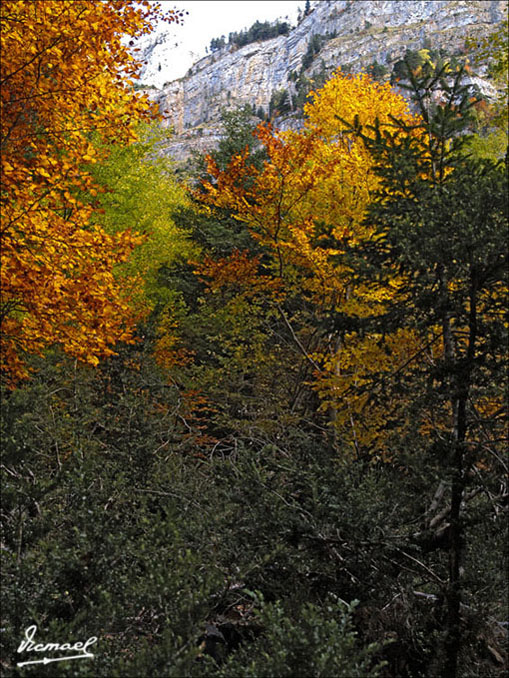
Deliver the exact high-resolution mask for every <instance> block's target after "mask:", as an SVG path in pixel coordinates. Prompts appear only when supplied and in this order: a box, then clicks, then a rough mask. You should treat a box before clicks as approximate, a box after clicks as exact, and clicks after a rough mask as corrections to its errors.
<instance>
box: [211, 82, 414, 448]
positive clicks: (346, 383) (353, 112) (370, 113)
mask: <svg viewBox="0 0 509 678" xmlns="http://www.w3.org/2000/svg"><path fill="white" fill-rule="evenodd" d="M305 112H306V116H307V119H306V122H305V128H304V130H303V131H301V132H275V131H274V130H272V128H271V127H270V126H269V125H261V126H260V127H259V128H258V131H257V135H258V138H259V140H260V141H261V143H262V144H263V146H264V148H265V151H266V153H267V156H268V160H267V161H266V162H265V163H264V165H263V167H262V168H261V169H258V168H256V167H255V166H253V165H252V164H251V163H249V162H248V156H247V154H242V153H241V154H238V155H236V156H234V157H233V158H232V160H231V161H230V163H229V165H228V167H227V168H226V169H225V170H221V169H220V168H219V167H218V166H217V165H216V164H215V163H214V162H213V160H212V159H210V163H209V171H210V173H211V175H212V179H211V180H210V181H209V182H205V183H204V188H203V191H202V193H201V196H200V199H201V200H202V201H203V202H205V203H206V204H209V205H213V206H215V207H219V208H228V209H230V210H232V212H233V214H234V215H235V217H236V219H238V220H240V221H242V222H244V223H245V224H246V225H247V227H248V229H249V231H250V232H251V234H252V236H253V238H254V239H255V240H256V241H258V243H260V244H261V245H262V247H263V248H264V251H265V253H266V254H265V256H264V258H263V267H264V271H265V273H267V272H270V275H271V276H272V278H273V279H275V280H277V281H279V288H278V290H279V291H278V295H277V299H274V303H275V305H276V307H277V308H278V310H279V311H280V313H281V316H282V322H283V324H284V325H285V326H286V329H287V330H288V332H289V334H290V339H291V340H292V341H294V342H295V344H296V346H298V350H299V352H300V354H301V357H302V359H303V360H305V361H307V363H308V366H309V368H310V369H311V370H312V371H313V372H314V383H315V389H316V391H317V393H318V395H319V396H320V398H321V400H322V410H328V416H329V424H330V426H331V429H332V430H333V431H334V436H333V437H334V439H335V441H336V442H338V443H339V442H340V439H341V440H342V441H343V442H346V443H347V444H348V445H349V446H350V447H351V448H352V449H355V450H356V452H357V454H360V453H361V451H362V450H367V449H368V448H373V447H374V445H375V441H378V442H380V441H379V437H380V436H379V434H380V432H381V430H382V429H383V428H384V425H385V423H384V422H385V412H384V408H383V407H382V404H381V403H380V407H373V406H370V419H369V424H368V425H366V416H365V411H364V410H365V406H366V402H367V400H366V398H367V395H366V393H364V392H362V390H361V389H359V388H358V387H359V386H362V384H363V383H364V382H366V383H367V376H368V375H369V374H370V373H371V372H372V371H373V370H374V369H376V370H385V371H388V372H390V371H393V370H395V369H397V368H398V366H400V365H402V364H404V363H405V362H406V361H408V360H409V358H410V357H411V356H412V355H414V353H415V352H416V351H418V350H419V347H420V339H419V338H418V337H417V336H416V335H415V333H413V332H409V331H406V330H403V331H400V332H399V333H398V335H397V336H395V337H394V341H393V342H392V351H391V355H390V356H389V355H388V354H387V353H386V352H384V350H383V349H382V348H381V346H380V341H379V339H380V337H379V336H374V335H369V336H366V337H363V336H361V334H359V332H358V331H357V330H358V329H359V326H360V325H361V324H362V322H363V320H364V319H365V318H367V317H369V316H371V315H373V313H375V314H379V315H380V314H383V312H384V309H385V305H386V303H387V301H388V300H389V299H390V298H392V296H394V295H395V294H396V293H397V292H398V289H399V287H400V286H401V284H402V280H401V276H399V275H398V274H397V271H396V270H395V271H394V274H393V276H392V279H391V286H390V287H386V288H384V289H383V290H381V289H380V288H375V287H374V286H373V285H366V284H357V283H356V282H355V272H354V270H353V269H352V266H351V264H349V262H348V258H347V256H346V255H347V252H348V251H349V250H350V249H351V248H352V247H355V246H358V245H360V244H361V243H368V242H369V241H370V240H371V239H372V237H373V228H372V227H371V226H370V225H369V223H368V222H366V221H365V220H364V216H365V212H366V207H367V205H368V204H369V202H370V200H371V197H372V195H373V193H374V191H375V190H376V188H377V186H378V184H379V178H378V177H377V175H376V174H375V172H374V171H373V160H372V158H371V156H370V154H369V152H368V151H367V149H366V147H365V146H364V144H363V143H361V142H360V141H359V139H357V138H356V137H355V136H354V135H352V134H351V133H349V132H348V128H347V125H346V124H345V123H344V122H342V120H351V121H353V120H354V119H355V120H356V121H357V123H358V124H359V125H364V126H366V125H369V124H373V123H374V121H375V120H376V119H378V121H379V124H380V126H381V128H382V129H392V128H393V127H394V119H398V120H404V121H405V123H406V124H407V125H408V126H409V127H410V128H411V129H412V130H413V131H411V132H409V134H410V135H412V134H419V131H418V128H417V127H416V125H417V123H418V120H417V118H416V117H415V116H413V115H412V114H411V113H410V111H409V109H408V106H407V102H406V101H405V100H404V99H403V97H401V96H400V95H398V94H396V93H395V92H393V91H392V90H391V88H390V86H389V85H381V84H379V83H377V82H373V81H372V80H370V79H369V78H368V77H367V76H366V75H364V74H360V75H357V76H344V75H343V74H342V73H341V72H340V71H338V72H337V73H336V75H335V76H334V77H333V78H332V79H331V80H330V81H329V82H327V83H326V84H325V86H324V87H323V88H322V89H321V90H320V91H319V92H317V93H315V94H314V99H313V101H311V102H310V103H309V104H307V106H306V110H305ZM405 134H407V132H405ZM219 263H220V265H218V267H217V268H216V270H215V271H212V269H211V268H210V266H209V272H211V273H212V277H215V278H216V280H217V282H216V286H217V284H218V283H219V282H220V281H221V280H222V278H223V277H224V276H223V272H224V271H225V270H228V266H227V265H226V264H225V263H224V262H223V263H221V262H219ZM201 270H202V271H203V269H201ZM263 279H265V280H267V277H266V276H265V277H262V278H260V280H263ZM241 281H242V276H241V275H239V276H238V277H237V282H241ZM223 283H224V284H225V285H226V284H228V281H227V280H223ZM246 284H248V285H251V283H249V282H246ZM273 289H274V287H273V286H272V287H271V288H269V287H267V291H268V292H272V291H273ZM283 291H284V293H285V294H286V298H287V300H289V299H290V298H292V297H293V299H294V301H292V302H290V303H289V304H287V311H288V309H289V308H293V311H290V312H287V311H285V310H284V304H283V303H282V298H281V295H282V293H283ZM268 296H270V294H269V295H268ZM296 297H298V298H299V300H300V302H299V303H300V307H299V308H298V311H297V312H295V308H296V307H295V298H296ZM305 309H307V310H308V311H309V312H308V313H307V317H305V316H306V311H305ZM338 318H339V319H342V322H339V321H338ZM308 380H309V379H308Z"/></svg>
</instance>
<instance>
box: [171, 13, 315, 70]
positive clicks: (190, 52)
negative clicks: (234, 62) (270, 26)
mask: <svg viewBox="0 0 509 678" xmlns="http://www.w3.org/2000/svg"><path fill="white" fill-rule="evenodd" d="M161 5H162V6H163V9H166V8H167V9H172V8H173V7H176V8H177V9H184V10H187V11H188V12H189V14H188V15H187V16H186V17H185V19H184V23H183V24H182V25H180V26H175V25H174V24H172V25H171V34H172V35H174V36H175V41H174V42H173V41H172V43H171V44H172V50H171V52H170V54H169V57H170V58H169V61H170V65H169V67H168V68H169V70H168V68H166V69H165V70H166V73H165V78H166V80H174V79H176V78H180V77H182V76H183V75H185V73H186V71H187V70H188V69H189V67H190V66H192V64H193V63H195V62H196V61H198V59H201V58H202V57H203V56H205V47H208V46H209V45H210V41H211V40H212V38H219V37H221V35H224V36H225V37H226V40H228V33H231V32H233V31H240V30H242V29H244V28H249V27H250V26H251V25H252V24H254V22H255V21H257V20H258V21H274V20H275V19H278V18H282V19H283V20H285V18H286V17H288V20H289V22H290V23H291V24H292V25H293V26H295V25H296V23H297V10H298V8H299V7H300V8H301V9H302V10H304V5H305V0H229V2H214V1H213V0H183V1H181V2H179V0H164V1H163V2H161ZM176 44H177V45H178V46H175V45H176Z"/></svg>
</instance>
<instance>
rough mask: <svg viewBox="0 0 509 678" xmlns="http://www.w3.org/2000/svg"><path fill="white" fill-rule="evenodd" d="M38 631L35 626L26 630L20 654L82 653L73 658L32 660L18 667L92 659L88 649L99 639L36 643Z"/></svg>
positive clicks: (92, 637)
mask: <svg viewBox="0 0 509 678" xmlns="http://www.w3.org/2000/svg"><path fill="white" fill-rule="evenodd" d="M36 631H37V626H36V625H35V624H33V625H32V626H29V627H28V628H27V629H26V630H25V640H22V641H21V643H20V645H19V647H18V650H17V651H18V652H20V653H21V652H55V651H58V652H63V651H66V652H80V654H76V655H73V656H66V657H44V659H32V660H31V661H26V662H18V666H26V665H27V664H50V663H51V662H63V661H69V660H71V659H92V658H93V656H94V655H93V654H92V653H91V652H88V651H87V648H88V647H89V646H90V645H93V644H94V643H97V638H96V637H95V636H91V637H90V638H89V639H88V640H87V641H85V642H84V643H80V642H77V643H36V642H35V641H34V636H35V633H36Z"/></svg>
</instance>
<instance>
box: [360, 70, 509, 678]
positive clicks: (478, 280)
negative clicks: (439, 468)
mask: <svg viewBox="0 0 509 678" xmlns="http://www.w3.org/2000/svg"><path fill="white" fill-rule="evenodd" d="M406 69H407V77H408V80H409V85H408V86H407V87H408V89H409V90H411V92H412V97H413V100H414V103H415V105H416V108H417V110H418V112H419V115H420V119H421V121H420V122H419V121H417V122H416V124H415V125H414V126H412V125H409V124H408V123H407V122H405V121H398V120H394V132H392V133H391V132H387V131H384V132H383V133H381V132H380V128H379V126H378V125H377V124H376V125H375V126H374V127H372V128H371V131H373V129H374V130H375V132H376V135H375V138H373V135H372V134H369V135H368V134H366V133H365V131H363V129H362V128H361V127H360V126H359V125H357V126H355V125H354V127H353V128H354V129H356V133H357V135H358V136H360V137H361V138H362V139H363V140H364V143H365V144H366V146H367V147H368V148H369V150H370V151H371V153H372V155H373V157H374V159H375V162H376V172H377V174H378V175H379V177H380V178H381V187H380V189H379V190H378V192H377V195H376V199H375V201H374V202H373V204H372V205H371V208H370V210H369V213H368V216H367V220H366V221H367V223H370V224H372V225H374V226H375V232H374V234H373V237H372V239H371V242H370V244H369V246H368V247H367V248H366V247H364V249H363V251H358V252H356V253H355V254H354V259H356V261H357V267H358V270H359V271H363V272H362V273H361V274H360V277H363V276H365V280H370V281H371V284H375V285H378V286H379V287H380V289H381V290H382V289H383V288H384V286H387V285H388V284H389V280H390V279H391V277H393V276H394V273H395V271H397V272H398V274H399V275H400V276H401V279H402V281H403V282H402V284H401V288H400V294H399V295H398V299H397V300H394V301H393V302H391V303H390V304H388V307H387V308H386V312H385V313H383V315H381V316H379V317H378V318H376V319H372V320H373V322H374V324H375V325H377V327H378V330H379V331H380V332H384V333H385V332H386V331H391V330H394V329H395V328H398V327H399V328H401V327H412V328H414V329H417V330H418V331H419V332H421V333H422V334H424V335H426V336H429V337H434V339H433V341H437V342H438V344H437V345H436V352H435V354H434V360H433V362H432V363H431V364H430V365H429V366H428V367H425V368H424V369H423V368H422V365H421V366H418V367H417V371H419V372H420V373H421V376H422V381H421V385H422V384H423V383H425V382H426V381H427V383H428V385H429V386H430V387H431V388H430V389H429V391H428V393H427V396H424V395H423V397H427V398H430V397H431V398H433V404H432V407H434V408H435V416H436V421H438V420H440V419H441V420H442V421H443V422H447V424H446V425H442V426H439V425H436V426H435V428H434V430H433V431H432V432H431V439H430V445H431V449H432V450H433V451H434V452H435V453H438V454H440V455H441V459H442V464H443V474H444V475H443V481H444V484H445V485H446V486H449V487H450V495H449V497H450V498H449V510H448V523H449V525H448V528H447V548H448V552H449V572H448V582H447V587H446V590H445V600H446V604H447V614H446V619H445V622H444V637H443V644H442V653H441V656H440V659H439V661H440V667H439V669H437V670H440V671H441V672H442V673H441V675H444V676H449V677H451V678H453V677H454V676H457V675H458V657H459V653H460V646H461V628H460V603H461V593H462V588H463V586H464V583H463V581H462V578H461V571H462V564H463V558H464V552H465V539H466V530H465V520H466V517H465V515H464V508H463V506H464V505H463V502H464V499H465V492H466V489H467V487H468V485H469V483H470V482H471V475H472V467H473V466H474V467H475V464H476V463H477V464H478V463H480V462H481V458H482V453H481V450H489V453H490V454H492V455H494V457H495V458H496V457H497V456H498V455H499V454H500V452H501V450H500V449H499V445H500V444H499V443H498V444H497V442H496V441H497V440H498V439H500V436H501V434H500V426H501V422H500V416H501V412H500V408H501V407H502V401H503V386H502V384H501V381H503V379H501V377H502V375H503V374H504V371H503V359H504V347H505V346H506V345H507V332H506V327H505V326H504V322H503V317H504V298H506V295H507V283H508V280H507V272H508V268H507V263H508V256H507V244H506V237H507V231H506V227H507V206H508V203H507V165H506V163H504V162H499V163H494V162H492V161H489V160H485V161H479V160H474V159H472V158H471V157H469V156H468V155H467V154H466V153H464V151H463V148H464V145H465V142H466V140H467V137H466V134H465V132H466V129H467V128H468V125H469V122H470V113H471V108H472V105H473V102H472V99H471V96H470V92H469V89H468V87H465V86H464V85H462V77H463V70H462V69H459V70H458V71H457V72H456V73H451V72H450V69H449V67H448V66H447V65H444V66H443V67H441V68H439V69H435V68H434V67H433V66H432V64H425V65H424V66H423V67H422V70H421V74H420V75H419V76H417V75H416V74H415V71H412V64H411V63H408V62H407V63H406ZM412 130H424V131H425V133H426V134H425V135H422V134H414V135H412ZM401 132H406V134H401ZM440 347H442V350H440ZM415 358H416V356H414V360H415ZM413 374H414V375H415V374H416V372H415V371H414V373H413ZM414 388H415V386H414ZM420 388H422V386H421V387H420ZM415 397H416V398H418V395H417V394H416V395H415ZM487 401H489V402H490V403H491V405H490V408H489V409H490V411H491V416H486V417H484V418H483V417H482V415H481V412H482V411H483V405H482V403H483V402H484V403H486V402H487ZM439 410H442V412H441V414H440V413H439ZM481 419H482V424H481ZM502 435H503V434H502Z"/></svg>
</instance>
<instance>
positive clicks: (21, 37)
mask: <svg viewBox="0 0 509 678" xmlns="http://www.w3.org/2000/svg"><path fill="white" fill-rule="evenodd" d="M162 16H163V15H162V12H161V11H160V9H158V7H157V6H153V5H151V4H150V3H148V2H142V3H134V2H130V1H127V0H119V1H116V2H111V3H104V2H85V1H80V0H78V1H72V2H70V1H63V2H53V1H49V2H43V3H40V2H28V3H27V2H22V1H19V0H7V1H6V2H4V3H2V9H1V33H2V55H3V58H2V67H1V68H2V70H1V84H2V90H1V113H2V127H1V130H2V131H1V135H2V141H1V148H2V183H1V204H2V215H3V226H2V236H1V239H2V263H3V266H2V278H1V282H2V304H1V323H2V349H3V350H2V371H3V372H4V374H5V375H6V376H7V378H8V379H11V380H12V381H16V380H17V379H18V378H20V377H23V376H26V374H27V371H26V367H25V361H24V356H26V355H28V354H33V353H41V352H42V351H44V349H45V348H46V347H48V346H51V345H54V344H58V345H60V346H62V347H63V348H64V350H65V351H66V352H67V353H68V354H69V355H72V356H74V357H76V358H79V359H81V360H85V361H87V362H89V363H92V364H96V363H97V362H98V359H99V357H100V356H103V355H108V354H111V353H112V352H113V349H112V344H114V342H115V341H117V340H119V339H120V340H129V338H130V336H131V332H132V327H133V323H134V320H135V317H133V314H132V313H130V311H129V308H128V304H129V296H130V292H131V288H132V285H133V284H134V281H131V282H129V281H127V280H124V281H123V285H124V289H122V288H121V287H120V285H119V284H118V283H117V281H116V279H115V274H114V270H115V268H116V266H117V264H119V263H121V262H123V261H125V260H126V259H127V258H128V257H129V255H130V253H131V251H132V250H133V248H134V247H135V246H136V245H137V244H139V243H140V242H141V241H142V239H143V238H142V237H140V235H138V234H134V233H132V232H131V231H130V230H129V229H126V230H124V231H122V232H117V233H114V234H112V233H106V232H105V231H104V230H103V229H102V228H101V227H100V226H99V225H97V224H95V225H93V224H92V223H91V216H92V214H93V211H94V203H93V202H90V201H89V200H87V199H86V198H85V196H86V195H91V196H92V197H93V196H95V195H96V192H97V188H96V187H95V185H94V182H93V179H92V177H91V174H90V172H89V171H88V169H87V166H89V165H90V164H93V163H95V162H97V161H98V160H99V159H100V158H101V156H102V151H101V150H100V144H99V143H98V142H99V141H105V142H108V141H109V142H114V143H116V144H125V143H130V142H131V141H133V140H134V139H135V138H136V135H135V126H136V124H137V122H138V120H139V119H142V118H147V117H148V118H150V117H152V116H153V115H154V111H153V110H152V107H151V106H149V104H148V102H147V100H146V99H145V98H143V97H141V98H140V97H139V96H138V95H136V94H135V93H134V90H133V87H132V85H131V84H130V83H129V81H130V79H132V78H133V77H136V71H137V67H138V63H137V62H136V60H135V59H134V58H133V57H132V56H131V55H130V53H129V51H128V49H127V47H126V46H124V44H123V42H122V41H121V39H122V38H125V37H131V38H132V37H134V36H135V35H138V34H140V33H147V32H149V31H150V30H151V26H152V24H153V22H154V21H155V20H157V19H158V18H162ZM179 18H180V13H178V12H174V11H171V12H170V13H169V14H168V15H167V16H166V20H167V21H179Z"/></svg>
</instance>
